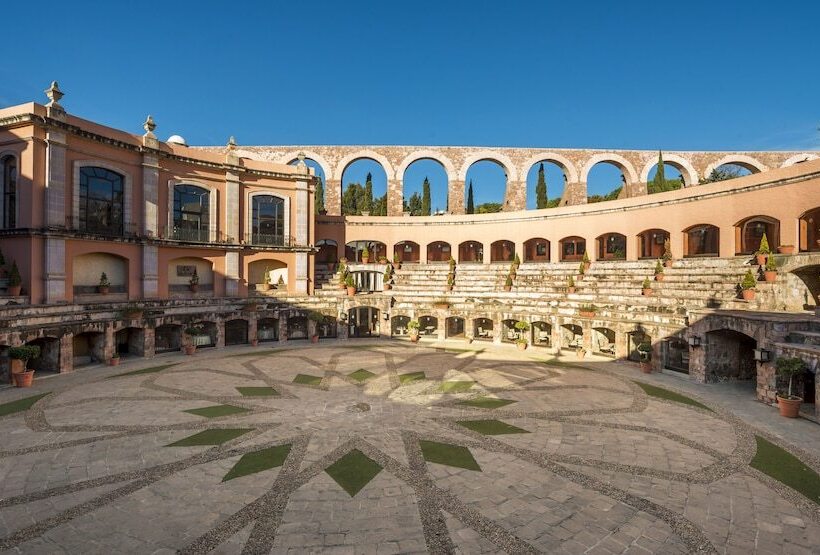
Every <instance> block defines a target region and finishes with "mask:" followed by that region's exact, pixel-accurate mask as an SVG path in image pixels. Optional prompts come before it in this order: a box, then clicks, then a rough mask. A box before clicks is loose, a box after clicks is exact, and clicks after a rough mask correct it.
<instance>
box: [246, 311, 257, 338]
mask: <svg viewBox="0 0 820 555" xmlns="http://www.w3.org/2000/svg"><path fill="white" fill-rule="evenodd" d="M258 323H259V315H258V314H257V313H256V312H252V313H251V314H249V315H248V343H253V342H254V341H258V340H259V336H258V331H257V330H258Z"/></svg>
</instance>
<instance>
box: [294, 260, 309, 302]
mask: <svg viewBox="0 0 820 555" xmlns="http://www.w3.org/2000/svg"><path fill="white" fill-rule="evenodd" d="M295 258H296V283H295V284H294V293H301V294H303V295H307V294H308V255H307V253H306V252H297V253H296V255H295Z"/></svg>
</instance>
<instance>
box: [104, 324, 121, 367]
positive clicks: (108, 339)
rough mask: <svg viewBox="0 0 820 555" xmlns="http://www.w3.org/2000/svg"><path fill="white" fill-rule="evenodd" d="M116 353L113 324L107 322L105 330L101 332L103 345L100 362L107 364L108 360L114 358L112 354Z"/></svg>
mask: <svg viewBox="0 0 820 555" xmlns="http://www.w3.org/2000/svg"><path fill="white" fill-rule="evenodd" d="M116 351H117V344H116V342H115V341H114V324H113V322H108V323H107V324H105V329H104V330H103V345H102V361H101V362H108V360H109V359H110V358H111V357H112V356H114V353H115V352H116Z"/></svg>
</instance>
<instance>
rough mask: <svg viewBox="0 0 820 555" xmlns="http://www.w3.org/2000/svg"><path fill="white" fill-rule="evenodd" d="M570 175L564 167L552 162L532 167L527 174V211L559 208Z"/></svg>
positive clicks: (536, 164) (547, 161)
mask: <svg viewBox="0 0 820 555" xmlns="http://www.w3.org/2000/svg"><path fill="white" fill-rule="evenodd" d="M568 173H569V172H568V171H567V169H566V168H565V167H564V166H562V165H560V164H558V163H557V162H554V161H551V160H542V161H540V162H536V163H535V164H533V165H532V166H530V169H529V171H528V172H527V210H538V209H542V208H555V207H556V206H559V205H560V204H561V197H562V196H563V194H564V187H565V185H566V183H567V179H568V178H567V175H568Z"/></svg>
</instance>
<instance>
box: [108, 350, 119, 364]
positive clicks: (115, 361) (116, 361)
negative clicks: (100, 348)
mask: <svg viewBox="0 0 820 555" xmlns="http://www.w3.org/2000/svg"><path fill="white" fill-rule="evenodd" d="M119 365H120V354H119V353H118V352H117V351H114V354H113V355H111V358H110V359H109V360H108V366H119Z"/></svg>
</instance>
